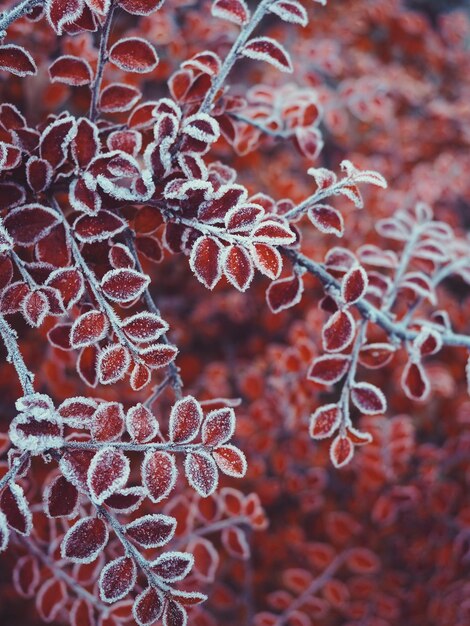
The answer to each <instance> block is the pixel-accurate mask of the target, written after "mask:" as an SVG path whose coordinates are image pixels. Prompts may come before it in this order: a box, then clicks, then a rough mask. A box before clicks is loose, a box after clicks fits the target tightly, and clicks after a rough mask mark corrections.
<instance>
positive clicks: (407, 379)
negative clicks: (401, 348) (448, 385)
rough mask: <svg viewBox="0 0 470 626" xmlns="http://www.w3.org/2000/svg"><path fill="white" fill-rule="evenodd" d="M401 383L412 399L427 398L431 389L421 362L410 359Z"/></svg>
mask: <svg viewBox="0 0 470 626" xmlns="http://www.w3.org/2000/svg"><path fill="white" fill-rule="evenodd" d="M401 385H402V387H403V390H404V392H405V394H406V395H407V397H408V398H410V399H411V400H421V401H423V400H425V399H426V398H427V397H428V395H429V393H430V391H431V385H430V384H429V380H428V377H427V376H426V373H425V371H424V368H423V366H422V365H421V363H414V362H413V361H408V363H407V364H406V365H405V369H404V370H403V374H402V377H401Z"/></svg>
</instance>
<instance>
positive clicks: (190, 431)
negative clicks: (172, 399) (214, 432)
mask: <svg viewBox="0 0 470 626" xmlns="http://www.w3.org/2000/svg"><path fill="white" fill-rule="evenodd" d="M202 417H203V416H202V409H201V405H200V404H199V402H198V401H197V400H195V398H193V397H192V396H187V397H186V398H183V399H182V400H178V402H177V403H176V404H175V405H174V406H173V408H172V409H171V414H170V423H169V437H170V441H172V442H173V443H188V442H189V441H192V440H193V439H194V438H195V437H196V435H197V434H198V432H199V428H200V426H201V422H202Z"/></svg>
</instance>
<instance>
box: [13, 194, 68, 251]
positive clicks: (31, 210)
mask: <svg viewBox="0 0 470 626" xmlns="http://www.w3.org/2000/svg"><path fill="white" fill-rule="evenodd" d="M58 222H59V219H58V216H57V214H56V213H55V211H53V210H52V209H51V208H49V207H47V206H43V205H41V204H26V205H24V206H21V207H18V208H16V209H13V210H11V211H9V212H8V214H7V215H6V217H5V220H4V224H5V227H6V228H7V230H8V232H9V234H10V236H11V237H13V239H14V241H15V243H17V244H18V245H20V246H28V245H31V244H34V243H37V242H38V241H39V240H40V239H42V238H43V237H45V236H46V235H47V234H48V233H50V231H51V230H52V229H53V228H54V226H56V225H57V224H58Z"/></svg>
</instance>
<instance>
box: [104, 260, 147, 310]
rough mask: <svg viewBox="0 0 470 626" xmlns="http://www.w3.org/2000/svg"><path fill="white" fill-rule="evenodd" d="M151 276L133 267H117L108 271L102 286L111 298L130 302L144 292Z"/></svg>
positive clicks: (116, 300)
mask: <svg viewBox="0 0 470 626" xmlns="http://www.w3.org/2000/svg"><path fill="white" fill-rule="evenodd" d="M149 283H150V278H149V277H148V276H145V275H144V274H141V273H140V272H138V271H137V270H133V269H128V268H124V269H116V270H110V271H109V272H106V274H105V275H104V276H103V279H102V281H101V287H102V288H103V291H104V293H105V294H106V296H107V297H108V298H109V299H110V300H114V301H115V302H128V301H129V300H135V298H138V297H139V296H141V295H142V294H143V292H144V291H145V290H146V289H147V287H148V285H149Z"/></svg>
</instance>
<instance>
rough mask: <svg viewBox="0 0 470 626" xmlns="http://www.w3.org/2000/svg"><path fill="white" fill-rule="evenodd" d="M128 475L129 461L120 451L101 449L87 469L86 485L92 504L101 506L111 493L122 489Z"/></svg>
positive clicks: (108, 448) (109, 448)
mask: <svg viewBox="0 0 470 626" xmlns="http://www.w3.org/2000/svg"><path fill="white" fill-rule="evenodd" d="M129 473H130V465H129V459H128V458H127V457H125V456H124V454H123V453H122V452H121V451H120V450H115V449H114V448H111V447H107V448H101V449H100V450H99V451H98V452H97V453H96V454H95V456H94V457H93V459H92V460H91V463H90V467H89V468H88V477H87V485H88V489H89V490H90V494H91V498H92V499H93V502H95V503H97V504H103V502H104V501H105V500H106V498H108V497H109V496H110V495H111V494H112V493H114V492H115V491H118V490H119V489H122V488H123V487H124V486H125V484H126V482H127V479H128V478H129Z"/></svg>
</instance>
